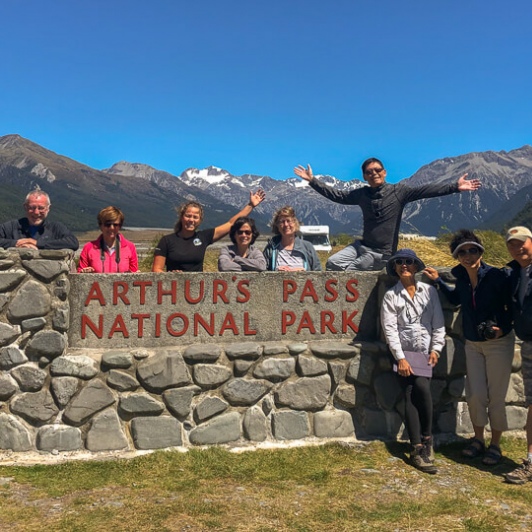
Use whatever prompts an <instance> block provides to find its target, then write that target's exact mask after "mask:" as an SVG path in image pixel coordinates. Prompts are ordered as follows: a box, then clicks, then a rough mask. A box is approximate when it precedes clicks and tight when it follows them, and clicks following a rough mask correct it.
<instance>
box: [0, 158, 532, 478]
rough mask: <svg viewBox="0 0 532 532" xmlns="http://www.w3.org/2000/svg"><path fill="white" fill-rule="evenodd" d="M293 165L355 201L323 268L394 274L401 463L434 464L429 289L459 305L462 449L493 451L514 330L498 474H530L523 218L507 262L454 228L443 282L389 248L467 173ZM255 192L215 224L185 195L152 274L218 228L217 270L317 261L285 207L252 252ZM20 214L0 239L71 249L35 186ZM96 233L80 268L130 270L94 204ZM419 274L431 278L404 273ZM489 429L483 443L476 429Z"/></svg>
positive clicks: (391, 321)
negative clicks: (415, 209)
mask: <svg viewBox="0 0 532 532" xmlns="http://www.w3.org/2000/svg"><path fill="white" fill-rule="evenodd" d="M294 173H295V174H296V175H297V176H298V177H300V178H301V179H303V180H305V181H307V182H308V183H309V185H310V186H311V187H312V188H313V189H314V190H315V191H316V192H318V193H319V194H321V195H323V196H324V197H326V198H328V199H330V200H332V201H334V202H337V203H341V204H346V205H358V206H360V208H361V210H362V215H363V221H364V227H363V235H362V238H361V239H359V240H356V241H355V242H353V243H352V244H350V245H349V246H347V247H346V248H344V249H343V250H341V251H340V252H338V253H336V254H334V255H332V256H331V257H330V258H329V260H328V261H327V264H326V269H327V270H329V271H342V270H345V271H354V270H359V271H360V270H364V271H379V270H382V269H383V268H386V271H387V272H388V274H389V275H391V276H396V277H397V278H398V282H397V284H396V285H395V286H393V287H392V288H391V289H390V290H389V291H387V293H386V294H385V296H384V299H383V302H382V307H381V322H382V328H383V331H384V335H385V338H386V342H387V344H388V346H389V349H390V352H391V353H392V355H393V357H394V360H395V366H394V368H395V370H396V371H397V375H398V379H399V382H400V384H401V389H402V391H403V393H404V397H405V425H406V428H407V431H408V434H409V437H410V441H411V444H412V452H411V455H410V459H411V463H412V464H413V465H414V466H415V467H417V468H418V469H420V470H421V471H424V472H427V473H436V471H437V469H436V466H435V465H434V454H433V444H432V410H433V409H432V398H431V393H430V378H431V375H432V368H433V367H434V366H435V365H436V364H437V362H438V358H439V356H440V353H441V351H442V349H443V348H444V345H445V327H444V319H443V313H442V309H441V306H440V300H439V297H438V294H437V289H439V290H440V291H441V292H443V294H444V295H445V296H446V297H447V298H448V299H449V301H451V302H452V303H453V304H457V305H458V304H459V305H461V308H462V321H463V333H464V337H465V350H466V368H467V379H466V399H467V402H468V407H469V412H470V416H471V421H472V424H473V429H474V437H473V438H472V439H471V440H470V441H469V442H468V444H467V446H466V447H465V449H464V450H463V455H464V456H465V457H468V458H476V457H479V456H482V461H483V463H484V464H486V465H495V464H497V463H499V461H500V460H501V458H502V453H501V449H500V438H501V435H502V433H503V432H504V431H505V430H507V428H508V425H507V419H506V411H505V396H506V391H507V388H508V383H509V379H510V374H511V367H512V360H513V353H514V340H515V335H514V332H513V331H515V334H516V335H517V336H518V337H519V339H520V340H521V341H522V346H521V356H522V374H523V381H524V386H525V395H526V402H527V405H528V418H527V444H528V457H527V459H526V460H524V462H523V465H522V466H520V467H519V468H518V469H516V470H515V471H513V472H512V473H509V474H507V475H506V479H507V481H508V482H513V483H517V484H520V483H524V482H527V481H529V480H532V233H531V232H530V230H529V229H527V228H525V227H514V228H512V229H510V230H509V231H508V234H507V237H506V242H507V247H508V251H509V253H510V255H511V257H512V258H513V261H512V262H511V263H510V264H509V265H508V269H498V268H495V267H492V266H489V265H488V264H486V263H485V262H484V261H483V260H482V257H483V253H484V247H483V245H482V242H481V241H480V239H479V238H478V236H477V235H475V234H474V233H473V232H472V231H468V230H461V231H459V232H458V233H456V234H455V235H454V237H453V239H452V241H451V243H450V250H451V253H452V256H453V257H454V258H455V259H456V260H458V262H459V264H458V265H457V266H456V267H455V268H453V270H452V274H453V275H454V276H455V278H456V284H455V286H454V288H451V287H450V286H449V285H447V284H446V283H445V282H444V281H443V280H442V279H441V277H440V276H439V274H438V272H437V271H436V270H435V269H434V268H432V267H425V265H424V264H423V262H422V261H421V259H419V257H417V255H416V254H415V252H414V251H412V250H409V249H402V250H399V251H398V250H397V245H398V236H399V226H400V221H401V216H402V212H403V209H404V207H405V205H406V204H407V203H409V202H412V201H416V200H419V199H423V198H433V197H437V196H444V195H448V194H453V193H457V192H466V191H475V190H477V189H478V188H479V187H480V182H479V180H477V179H471V180H468V179H467V174H464V175H463V176H461V177H460V178H459V179H458V180H457V181H456V182H455V183H454V184H438V183H431V184H426V185H422V186H418V187H409V186H407V185H405V184H403V183H398V184H393V185H392V184H389V183H387V182H386V169H385V168H384V165H383V163H382V162H381V161H380V160H379V159H376V158H371V159H367V160H366V161H364V163H363V164H362V175H363V178H364V180H365V181H366V182H367V183H368V184H367V186H364V187H361V188H357V189H354V190H350V191H341V190H338V189H335V188H333V187H330V186H327V185H324V184H323V183H322V182H321V181H319V180H318V179H316V178H315V177H314V175H313V172H312V168H311V167H310V165H308V166H307V167H303V166H297V167H296V168H294ZM264 199H265V193H264V192H263V191H262V190H258V191H257V192H254V193H250V199H249V202H248V203H247V204H246V206H245V207H244V208H243V209H242V210H241V211H240V212H238V213H237V214H235V215H234V216H233V217H232V218H230V219H229V220H228V221H227V222H226V223H224V224H222V225H219V226H217V227H215V228H211V229H204V230H200V229H199V226H200V224H201V222H202V221H203V216H204V212H203V207H202V206H201V205H200V204H199V203H197V202H188V203H186V204H185V205H183V206H182V207H181V208H180V209H179V210H178V220H177V223H176V225H175V228H174V231H173V233H171V234H169V235H166V236H164V237H163V238H162V239H161V240H160V242H159V243H158V244H157V247H156V248H155V251H154V260H153V267H152V271H153V272H164V271H171V272H181V271H183V272H201V271H203V262H204V257H205V251H206V249H207V247H208V246H209V245H210V244H212V243H213V242H216V241H218V240H220V239H221V238H223V237H225V236H226V235H228V234H229V237H230V239H231V241H232V244H231V245H229V246H226V247H224V248H223V249H222V250H221V252H220V257H219V261H218V267H219V270H220V271H265V270H270V271H320V270H321V265H320V261H319V258H318V256H317V254H316V251H315V250H314V247H313V246H312V245H311V244H310V243H309V242H307V241H305V240H303V239H302V238H300V237H299V236H298V229H299V222H298V220H297V217H296V214H295V212H294V209H293V207H290V206H286V207H282V208H281V209H279V210H277V211H276V213H275V214H274V217H273V220H272V231H273V233H274V236H273V238H271V239H270V241H269V242H268V244H267V245H266V247H265V249H264V251H263V252H261V251H260V250H259V249H257V248H256V247H255V246H254V243H255V241H256V239H257V237H258V236H259V232H258V230H257V228H256V226H255V222H254V220H253V219H252V218H250V217H249V215H250V214H251V212H252V210H253V209H254V208H255V207H256V206H257V205H259V204H260V203H261V202H262V201H264ZM24 209H25V211H26V217H24V218H21V219H18V220H11V221H9V222H6V223H4V224H1V225H0V247H2V248H8V247H18V248H30V249H63V248H66V249H72V250H77V249H78V247H79V243H78V241H77V239H76V237H75V236H74V235H73V234H72V233H71V232H70V231H69V230H68V229H67V228H66V227H65V226H64V225H63V224H61V223H59V222H52V221H48V220H47V219H46V218H47V216H48V213H49V211H50V198H49V197H48V195H47V194H46V193H45V192H43V191H42V190H34V191H32V192H30V193H29V194H28V195H27V197H26V200H25V202H24ZM97 221H98V226H99V228H100V231H101V234H100V235H99V236H98V238H97V239H96V240H94V241H92V242H89V243H87V244H86V245H85V246H84V248H83V250H82V252H81V256H80V260H79V266H78V272H80V273H114V272H121V273H123V272H136V271H138V257H137V252H136V249H135V246H134V244H133V243H132V242H129V241H128V240H127V239H126V238H125V237H124V236H123V235H122V234H120V229H121V228H122V226H123V223H124V214H123V213H122V211H121V210H120V209H118V208H117V207H112V206H110V207H106V208H104V209H102V210H101V211H100V213H99V214H98V217H97ZM419 272H423V273H424V274H425V275H426V276H427V277H428V278H429V279H430V280H431V281H432V282H433V283H434V285H435V287H434V286H430V285H429V284H426V283H421V282H418V281H417V280H416V274H418V273H419ZM488 422H489V424H490V428H491V441H490V444H489V445H486V440H485V428H486V426H487V424H488Z"/></svg>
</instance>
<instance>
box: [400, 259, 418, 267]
mask: <svg viewBox="0 0 532 532" xmlns="http://www.w3.org/2000/svg"><path fill="white" fill-rule="evenodd" d="M414 263H415V260H414V259H395V264H396V266H402V265H403V264H406V265H407V266H412V264H414Z"/></svg>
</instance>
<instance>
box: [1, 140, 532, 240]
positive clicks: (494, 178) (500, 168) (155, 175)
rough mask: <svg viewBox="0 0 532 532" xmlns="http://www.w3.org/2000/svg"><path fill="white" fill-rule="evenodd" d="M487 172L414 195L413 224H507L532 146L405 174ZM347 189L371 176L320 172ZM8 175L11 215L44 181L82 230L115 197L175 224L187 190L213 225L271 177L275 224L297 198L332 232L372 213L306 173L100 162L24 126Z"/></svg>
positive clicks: (527, 177)
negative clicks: (173, 170)
mask: <svg viewBox="0 0 532 532" xmlns="http://www.w3.org/2000/svg"><path fill="white" fill-rule="evenodd" d="M464 173H468V174H469V177H471V178H473V177H478V178H479V179H480V180H481V181H482V188H481V189H480V190H479V191H477V192H475V193H464V194H453V195H451V196H445V197H442V198H433V199H428V200H423V201H419V202H414V203H411V204H409V205H407V207H406V208H405V212H404V217H403V224H402V228H401V230H402V231H403V232H419V233H421V234H426V235H436V234H438V233H440V232H441V231H442V229H444V230H445V229H446V230H455V229H458V228H459V227H471V228H479V227H492V228H495V229H500V228H501V227H502V226H503V225H504V224H505V223H507V222H508V221H509V220H510V219H511V218H513V217H514V216H515V215H516V214H517V213H518V212H519V211H521V210H522V209H523V208H524V207H525V205H526V204H527V202H529V201H531V200H532V147H531V146H523V147H522V148H519V149H516V150H512V151H509V152H505V151H501V152H493V151H488V152H482V153H469V154H465V155H460V156H457V157H447V158H444V159H439V160H437V161H434V162H432V163H430V164H428V165H426V166H423V167H422V168H420V169H419V170H418V171H417V172H416V173H415V174H414V175H413V176H412V177H410V178H408V179H406V180H404V183H405V184H406V185H409V186H416V185H420V184H423V183H429V182H455V181H456V180H457V179H458V178H459V177H460V176H461V175H462V174H464ZM317 177H318V179H320V180H322V181H323V182H325V183H326V184H328V185H330V186H333V187H335V188H338V189H342V190H349V189H351V188H358V187H362V186H365V183H364V182H363V181H360V180H353V181H349V182H346V181H340V180H338V179H336V178H335V177H334V176H330V175H321V176H317ZM0 183H2V187H3V195H2V197H1V198H0V208H1V212H2V213H3V219H8V218H11V217H16V216H19V215H20V214H21V213H20V207H19V206H20V203H21V201H22V198H23V197H24V196H25V195H26V193H27V192H28V190H30V189H32V188H33V187H34V186H35V185H39V186H41V188H43V189H44V190H46V191H47V192H49V193H50V195H51V196H52V202H53V205H54V207H53V210H52V212H53V214H54V216H55V218H56V219H62V220H64V221H65V222H67V223H69V225H70V226H71V227H72V228H73V229H75V230H87V229H92V228H94V226H95V217H96V214H97V212H98V210H99V209H101V208H102V207H104V206H106V205H109V204H114V205H117V206H120V207H121V208H123V210H124V211H125V213H126V223H128V224H129V225H138V226H145V227H172V226H173V224H174V221H175V211H174V207H175V206H176V205H179V204H180V203H182V202H184V201H187V200H191V199H193V200H196V201H199V202H200V203H201V204H202V205H204V206H205V215H206V219H205V226H209V225H210V226H212V225H217V224H219V223H222V222H224V221H226V220H227V219H229V218H230V217H231V216H232V215H234V214H235V212H238V210H239V209H240V208H241V207H242V206H243V205H245V203H246V202H247V201H248V199H249V192H250V190H256V189H257V188H259V187H261V188H263V189H264V190H265V191H266V194H267V201H265V202H263V203H262V204H261V205H259V207H258V208H257V209H256V210H255V212H254V214H253V216H254V217H255V219H256V220H257V222H258V224H259V226H260V227H262V228H263V229H265V228H266V225H267V223H268V222H269V220H271V218H272V214H273V212H274V211H275V210H276V209H278V208H279V207H282V206H284V205H292V206H293V207H294V208H295V210H296V212H297V214H298V217H299V219H300V221H301V222H302V223H305V224H324V225H325V224H327V225H329V226H330V228H331V233H333V234H335V233H340V232H346V233H349V234H353V235H357V234H360V233H361V229H362V217H361V213H360V209H359V208H358V207H356V206H347V205H341V204H338V203H333V202H331V201H329V200H327V199H325V198H324V197H322V196H320V195H319V194H318V193H316V192H315V191H314V190H313V189H311V188H310V187H309V186H308V184H307V183H306V182H304V181H302V180H300V179H298V178H294V177H290V178H288V179H285V180H275V179H272V178H270V177H268V176H258V175H252V174H244V175H241V176H235V175H233V174H231V173H230V172H229V171H228V170H225V169H222V168H219V167H216V166H209V167H208V168H204V169H197V168H188V169H187V170H185V171H184V172H183V173H182V174H181V175H179V176H175V175H172V174H170V173H168V172H165V171H163V170H158V169H156V168H153V167H150V166H148V165H146V164H142V163H131V162H126V161H121V162H118V163H116V164H114V165H113V166H112V167H111V168H108V169H105V170H95V169H93V168H90V167H88V166H86V165H83V164H80V163H78V162H76V161H74V160H72V159H69V158H67V157H64V156H61V155H58V154H56V153H54V152H51V151H49V150H46V149H45V148H43V147H41V146H39V145H37V144H35V143H33V142H31V141H29V140H26V139H24V138H22V137H20V136H19V135H7V136H5V137H0Z"/></svg>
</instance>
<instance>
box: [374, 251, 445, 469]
mask: <svg viewBox="0 0 532 532" xmlns="http://www.w3.org/2000/svg"><path fill="white" fill-rule="evenodd" d="M424 269H425V265H424V264H423V262H422V261H421V259H419V257H418V256H417V255H416V253H415V252H414V251H413V250H411V249H400V250H398V251H397V252H396V253H395V255H393V257H391V258H390V260H389V261H388V262H387V264H386V271H387V272H388V275H390V276H394V277H398V278H399V282H398V283H397V284H396V285H395V286H393V287H392V288H390V289H389V290H388V291H387V292H386V294H385V295H384V299H383V302H382V307H381V323H382V328H383V332H384V336H385V337H386V343H387V344H388V347H389V348H390V351H391V352H392V355H393V356H394V358H395V360H396V362H397V363H396V365H395V368H396V370H397V373H398V375H399V382H400V385H401V388H402V390H403V393H404V396H405V403H406V407H405V425H406V428H407V430H408V435H409V437H410V443H411V444H412V452H411V454H410V461H411V463H412V465H413V466H414V467H416V468H417V469H419V470H420V471H423V472H425V473H432V474H434V473H436V472H437V469H436V467H435V465H434V456H433V453H432V396H431V394H430V377H431V375H432V367H433V366H435V365H436V364H437V362H438V358H439V356H440V352H441V350H442V348H443V346H444V344H445V325H444V319H443V313H442V309H441V305H440V300H439V297H438V293H437V292H436V289H435V288H434V287H432V286H429V285H428V284H425V283H418V282H416V273H418V272H420V271H421V270H424Z"/></svg>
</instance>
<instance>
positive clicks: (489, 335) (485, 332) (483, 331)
mask: <svg viewBox="0 0 532 532" xmlns="http://www.w3.org/2000/svg"><path fill="white" fill-rule="evenodd" d="M493 327H497V323H496V322H494V321H492V320H486V321H483V322H482V323H479V324H478V325H477V332H478V335H479V336H480V337H481V338H484V339H486V340H493V339H494V338H495V337H496V336H497V331H496V330H495V329H494V328H493Z"/></svg>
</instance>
